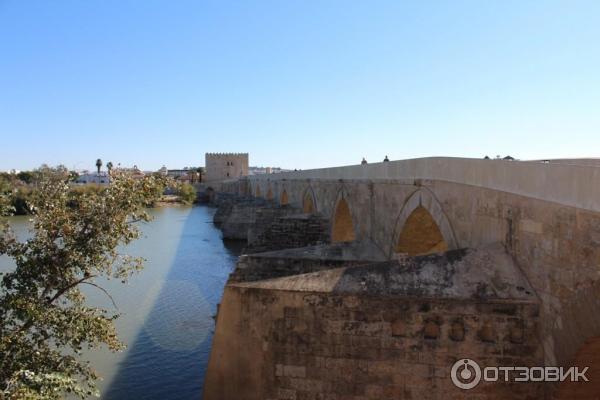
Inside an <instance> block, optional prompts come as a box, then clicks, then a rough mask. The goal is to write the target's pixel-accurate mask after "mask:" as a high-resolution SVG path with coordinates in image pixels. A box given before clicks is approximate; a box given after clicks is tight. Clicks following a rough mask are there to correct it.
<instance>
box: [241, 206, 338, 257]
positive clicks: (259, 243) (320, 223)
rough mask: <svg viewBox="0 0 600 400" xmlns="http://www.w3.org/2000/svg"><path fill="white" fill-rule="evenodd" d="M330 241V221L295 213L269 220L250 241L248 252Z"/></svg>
mask: <svg viewBox="0 0 600 400" xmlns="http://www.w3.org/2000/svg"><path fill="white" fill-rule="evenodd" d="M327 242H329V224H328V221H327V220H325V219H324V218H322V217H320V216H318V215H306V214H295V215H288V216H284V217H279V218H277V219H275V220H269V224H268V225H265V226H263V231H262V233H261V234H258V235H256V236H255V237H254V238H253V240H252V241H251V242H249V243H248V246H247V247H246V250H245V252H246V253H261V252H265V251H272V250H279V249H290V248H297V247H305V246H310V245H315V244H318V243H327Z"/></svg>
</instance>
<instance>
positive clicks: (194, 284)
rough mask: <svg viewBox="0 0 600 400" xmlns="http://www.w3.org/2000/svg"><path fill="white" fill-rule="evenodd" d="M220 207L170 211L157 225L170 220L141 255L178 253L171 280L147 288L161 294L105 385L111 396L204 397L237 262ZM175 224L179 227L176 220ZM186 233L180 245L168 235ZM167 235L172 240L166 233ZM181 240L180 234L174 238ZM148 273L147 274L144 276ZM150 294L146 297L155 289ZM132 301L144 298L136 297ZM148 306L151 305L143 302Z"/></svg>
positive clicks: (160, 216)
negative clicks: (217, 324)
mask: <svg viewBox="0 0 600 400" xmlns="http://www.w3.org/2000/svg"><path fill="white" fill-rule="evenodd" d="M213 212H214V211H213V210H212V209H209V208H206V207H193V208H188V209H185V208H167V209H163V210H162V211H161V212H160V213H157V214H155V221H153V222H152V223H151V224H157V225H161V226H163V225H165V223H166V226H167V228H166V229H164V230H161V229H159V230H158V232H151V233H149V234H148V235H154V236H153V237H152V239H155V240H147V242H146V243H145V242H144V241H143V240H142V241H141V242H140V248H139V249H138V250H139V252H140V254H141V255H143V256H144V257H145V258H147V259H148V262H151V261H152V258H153V257H157V258H158V257H160V254H161V253H162V252H165V251H169V250H171V251H173V250H174V254H173V256H172V262H171V265H170V266H169V269H168V273H167V274H166V276H165V278H164V280H159V282H160V283H159V284H156V282H153V286H152V287H149V288H148V289H147V293H148V292H152V291H154V292H155V293H154V294H153V296H151V298H152V299H153V305H152V306H151V307H150V309H149V312H148V314H147V315H146V317H145V318H144V321H143V323H142V325H141V326H140V327H139V328H138V333H137V336H136V337H135V339H134V340H132V341H130V343H129V348H128V350H127V352H126V354H125V357H124V358H123V359H122V360H121V361H120V362H118V364H117V365H115V366H114V367H115V368H116V371H114V372H115V373H114V378H113V379H112V381H111V382H110V384H109V385H108V387H106V388H105V390H104V393H103V396H102V398H105V399H114V400H117V399H123V400H124V399H148V400H151V399H163V400H166V399H172V400H175V399H200V398H201V397H202V396H201V394H202V384H203V381H204V375H205V370H206V367H207V364H208V357H209V354H210V346H211V341H212V334H213V332H214V320H213V316H214V314H215V313H216V306H217V304H218V303H219V301H220V299H221V295H222V292H223V286H224V285H225V282H226V280H227V277H228V274H229V273H230V272H231V270H232V268H233V266H234V264H235V261H236V259H237V256H236V254H237V251H236V249H230V248H227V247H226V246H225V245H224V243H223V241H222V239H221V233H220V231H219V230H217V229H216V228H215V227H214V226H213V224H212V215H213ZM170 224H172V225H173V229H169V228H168V225H170ZM161 234H163V235H171V236H173V235H175V236H177V235H178V236H179V237H178V240H174V241H173V242H172V243H175V242H176V243H177V244H176V248H175V249H169V248H168V246H169V245H173V244H171V241H169V240H165V241H164V243H165V244H164V245H161V244H160V240H158V242H157V241H156V239H160V235H161ZM165 239H167V238H165ZM171 239H173V237H171ZM144 273H145V272H142V274H144ZM147 293H146V294H147ZM129 301H130V302H131V303H130V304H135V303H136V302H137V301H141V299H139V298H130V299H129ZM142 308H143V306H142Z"/></svg>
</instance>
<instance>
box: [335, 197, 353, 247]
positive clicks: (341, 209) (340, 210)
mask: <svg viewBox="0 0 600 400" xmlns="http://www.w3.org/2000/svg"><path fill="white" fill-rule="evenodd" d="M347 197H348V196H345V194H344V192H343V191H340V194H339V195H338V200H337V201H336V204H335V208H334V210H333V215H332V217H331V242H332V243H337V242H353V241H354V240H356V232H355V229H354V220H353V218H352V212H351V211H350V206H349V205H348V201H347Z"/></svg>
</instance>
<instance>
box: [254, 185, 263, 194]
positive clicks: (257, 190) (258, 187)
mask: <svg viewBox="0 0 600 400" xmlns="http://www.w3.org/2000/svg"><path fill="white" fill-rule="evenodd" d="M254 194H255V197H261V196H262V195H261V193H260V185H259V184H258V182H256V192H255V193H254Z"/></svg>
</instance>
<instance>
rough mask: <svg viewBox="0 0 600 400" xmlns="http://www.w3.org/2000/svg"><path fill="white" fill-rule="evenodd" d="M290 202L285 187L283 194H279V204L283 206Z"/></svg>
mask: <svg viewBox="0 0 600 400" xmlns="http://www.w3.org/2000/svg"><path fill="white" fill-rule="evenodd" d="M289 202H290V200H289V198H288V194H287V191H286V190H285V189H283V191H282V192H281V195H280V196H279V204H281V205H282V206H285V205H287V204H288V203H289Z"/></svg>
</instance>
